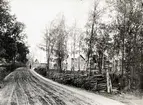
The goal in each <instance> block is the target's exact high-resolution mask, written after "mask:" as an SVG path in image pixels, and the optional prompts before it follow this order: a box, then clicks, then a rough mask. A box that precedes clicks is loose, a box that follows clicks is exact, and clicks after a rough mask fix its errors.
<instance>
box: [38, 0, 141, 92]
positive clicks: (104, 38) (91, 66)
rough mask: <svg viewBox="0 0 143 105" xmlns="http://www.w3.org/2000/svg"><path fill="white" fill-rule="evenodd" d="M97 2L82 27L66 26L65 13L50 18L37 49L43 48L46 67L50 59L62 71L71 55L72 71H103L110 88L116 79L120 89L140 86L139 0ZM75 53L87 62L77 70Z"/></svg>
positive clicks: (50, 62) (48, 66) (89, 73)
mask: <svg viewBox="0 0 143 105" xmlns="http://www.w3.org/2000/svg"><path fill="white" fill-rule="evenodd" d="M100 4H101V3H100V1H95V3H94V6H93V9H92V10H91V11H90V13H89V17H88V18H89V19H88V21H87V24H86V26H85V28H84V29H79V28H77V27H76V23H75V24H73V26H72V27H68V26H67V25H66V21H65V20H66V19H65V18H64V16H61V17H59V18H58V19H55V20H53V21H52V22H51V25H50V26H49V27H48V28H47V29H46V30H45V37H44V40H45V43H41V44H40V45H39V48H40V49H42V50H44V51H46V57H47V71H48V70H49V71H50V67H51V66H50V65H52V62H56V64H55V65H54V67H56V69H57V70H58V71H59V73H62V72H64V73H65V70H67V68H65V67H64V64H67V59H68V57H69V56H72V62H73V64H71V65H72V67H71V69H70V70H71V72H72V74H74V75H76V74H78V72H80V71H83V72H86V74H87V75H88V77H90V76H94V75H97V74H101V75H102V74H105V75H106V77H107V84H108V86H109V87H110V88H112V86H111V85H112V83H113V82H115V83H117V84H118V86H117V87H120V89H121V90H126V91H127V90H138V89H139V90H140V89H141V88H142V78H143V76H142V72H143V71H142V66H143V53H142V47H143V46H142V45H143V44H142V42H143V23H142V22H143V5H142V2H141V1H139V0H106V5H105V7H103V8H100ZM107 14H108V17H109V20H110V21H107V22H106V21H104V20H106V18H105V17H104V16H105V15H107ZM69 42H70V45H69ZM69 46H70V47H71V48H70V51H69ZM77 54H79V55H84V60H85V65H86V66H85V70H81V69H80V66H79V67H78V69H77V70H78V72H76V70H75V65H76V63H77V62H76V61H75V60H74V59H76V55H77ZM78 63H83V62H78ZM64 73H63V74H64ZM47 75H49V74H47ZM63 76H64V75H63ZM51 78H56V77H51ZM61 78H66V77H61ZM77 78H78V79H80V78H82V77H80V76H79V77H77ZM111 82H112V83H111ZM113 85H114V83H113ZM108 91H109V92H110V89H109V90H108Z"/></svg>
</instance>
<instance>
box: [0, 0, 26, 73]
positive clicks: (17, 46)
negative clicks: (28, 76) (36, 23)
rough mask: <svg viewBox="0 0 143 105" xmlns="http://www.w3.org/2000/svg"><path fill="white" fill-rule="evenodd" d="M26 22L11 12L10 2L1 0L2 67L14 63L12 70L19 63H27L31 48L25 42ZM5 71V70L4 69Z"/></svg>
mask: <svg viewBox="0 0 143 105" xmlns="http://www.w3.org/2000/svg"><path fill="white" fill-rule="evenodd" d="M24 27H25V26H24V24H23V23H21V22H19V21H17V19H16V17H15V15H12V14H11V11H10V6H9V3H8V2H6V1H5V0H0V66H1V67H0V68H1V69H2V67H7V66H11V65H13V68H11V67H10V68H8V70H9V71H12V70H13V69H14V68H15V67H14V65H15V64H17V63H21V64H25V63H26V62H27V60H28V59H27V58H26V55H27V54H28V53H29V49H28V47H27V45H26V44H25V42H24V39H25V37H26V35H25V33H24ZM2 72H3V71H2Z"/></svg>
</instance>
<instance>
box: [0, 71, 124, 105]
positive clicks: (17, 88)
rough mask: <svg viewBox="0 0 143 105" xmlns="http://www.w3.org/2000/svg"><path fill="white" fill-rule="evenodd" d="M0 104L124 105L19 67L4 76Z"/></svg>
mask: <svg viewBox="0 0 143 105" xmlns="http://www.w3.org/2000/svg"><path fill="white" fill-rule="evenodd" d="M5 81H6V85H5V87H4V88H3V89H2V90H1V91H0V105H124V104H122V103H120V102H117V101H114V100H111V99H108V98H105V97H102V96H99V95H96V94H93V93H89V92H86V91H84V90H80V89H76V88H72V87H68V86H64V85H61V84H58V83H56V82H53V81H51V80H49V79H45V78H44V77H42V76H40V75H39V74H37V73H36V72H34V71H33V70H27V69H26V68H19V69H17V70H16V71H14V72H13V73H11V74H10V75H9V76H7V77H6V78H5Z"/></svg>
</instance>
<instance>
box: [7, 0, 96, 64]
mask: <svg viewBox="0 0 143 105" xmlns="http://www.w3.org/2000/svg"><path fill="white" fill-rule="evenodd" d="M10 1H11V2H10V5H11V10H12V13H14V14H15V15H16V16H17V19H18V21H21V22H23V23H24V24H25V25H26V29H25V31H26V34H27V36H28V44H29V45H30V51H31V53H33V54H34V56H35V58H37V59H38V60H39V61H40V62H44V61H45V53H43V52H42V51H40V50H39V49H38V48H37V45H38V44H39V43H42V39H43V32H44V29H45V27H46V25H48V24H49V23H50V22H51V21H52V20H54V18H56V16H57V15H58V14H59V13H62V14H64V16H65V20H66V23H67V24H68V25H69V26H70V25H72V24H73V23H74V22H75V20H76V22H77V26H78V27H79V28H83V27H84V26H85V24H86V22H87V19H88V14H89V11H90V10H91V8H92V6H93V1H94V0H10Z"/></svg>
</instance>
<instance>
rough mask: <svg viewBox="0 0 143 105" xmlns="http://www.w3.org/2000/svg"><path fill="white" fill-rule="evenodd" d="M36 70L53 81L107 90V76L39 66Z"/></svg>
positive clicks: (89, 88)
mask: <svg viewBox="0 0 143 105" xmlns="http://www.w3.org/2000/svg"><path fill="white" fill-rule="evenodd" d="M35 71H36V72H37V73H39V74H41V75H43V76H45V74H47V75H46V76H45V77H46V78H49V79H51V80H53V81H56V82H58V83H61V84H65V85H70V86H75V87H78V88H83V89H86V90H91V91H100V90H106V78H105V76H100V75H99V76H96V75H95V76H85V75H83V74H81V73H77V74H75V73H72V72H64V73H59V72H58V71H56V70H48V71H47V72H46V69H45V68H41V67H38V68H36V69H35Z"/></svg>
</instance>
